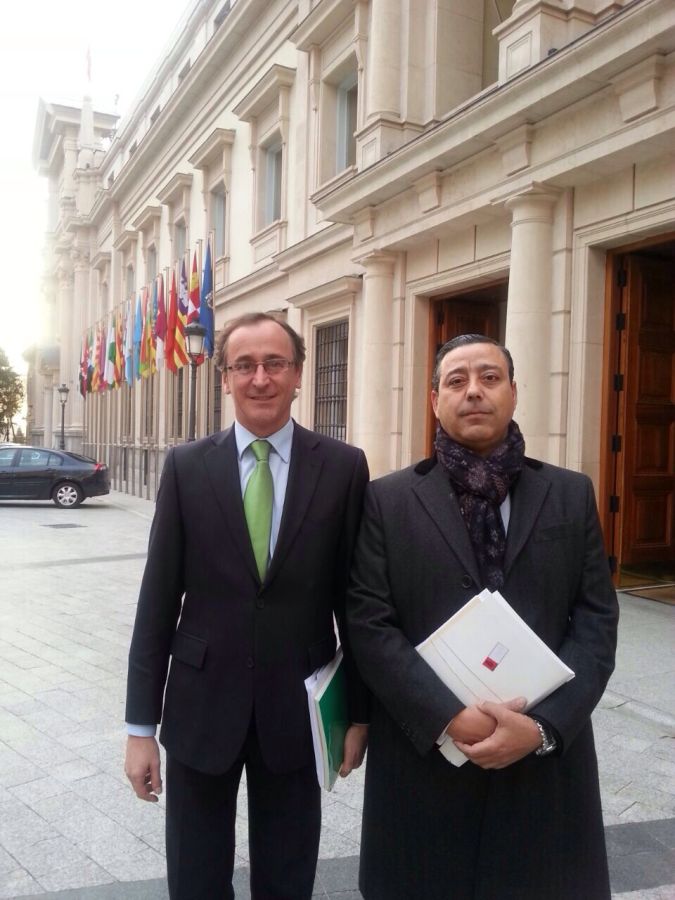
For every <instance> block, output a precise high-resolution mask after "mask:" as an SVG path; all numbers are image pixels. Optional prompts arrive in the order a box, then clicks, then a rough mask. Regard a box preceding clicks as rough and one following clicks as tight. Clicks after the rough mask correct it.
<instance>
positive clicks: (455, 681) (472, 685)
mask: <svg viewBox="0 0 675 900" xmlns="http://www.w3.org/2000/svg"><path fill="white" fill-rule="evenodd" d="M416 649H417V651H418V652H419V653H420V655H421V656H422V657H423V658H424V659H425V660H426V661H427V662H428V663H429V665H430V666H431V668H432V669H433V670H434V672H435V673H436V674H437V675H438V677H439V678H440V679H441V681H443V683H444V684H445V685H446V686H447V687H449V688H450V690H451V691H452V693H453V694H454V695H455V696H456V697H457V699H458V700H460V701H461V702H462V703H463V704H464V705H465V706H471V705H472V704H475V703H479V702H480V701H481V700H493V701H494V702H495V703H503V702H505V701H506V700H513V699H514V698H515V697H525V698H526V700H527V706H526V707H525V711H527V710H528V709H531V708H532V707H533V706H534V705H535V704H536V703H538V702H539V701H540V700H543V699H544V697H548V695H549V694H552V693H553V691H555V690H556V689H557V688H559V687H560V685H561V684H564V683H565V682H566V681H569V680H570V679H571V678H574V672H573V671H572V669H570V668H569V667H568V666H566V665H565V663H564V662H562V660H560V659H558V657H557V656H556V655H555V653H554V652H553V651H552V650H551V649H550V648H549V647H547V646H546V644H545V643H544V642H543V641H542V640H541V638H540V637H538V636H537V635H536V634H535V633H534V631H532V629H531V628H530V627H529V625H527V624H526V623H525V622H524V621H523V620H522V619H521V618H520V616H519V615H518V613H517V612H516V611H515V610H514V609H513V608H512V607H511V606H509V604H508V603H507V602H506V600H505V599H504V598H503V597H502V595H501V594H500V593H499V591H494V592H493V591H488V590H487V589H486V590H484V591H481V593H480V594H478V595H477V596H476V597H474V598H473V599H472V600H469V602H468V603H466V604H465V605H464V606H463V607H462V608H461V609H460V610H459V611H458V612H456V613H455V614H454V616H451V618H449V619H448V621H447V622H445V623H444V624H443V625H441V626H440V628H437V629H436V631H434V632H433V634H430V635H429V637H428V638H426V640H424V641H422V643H421V644H418V645H417V648H416ZM440 751H441V753H442V754H443V755H444V756H445V757H446V759H448V760H449V761H450V762H451V763H452V764H453V765H455V766H461V765H462V764H463V763H465V762H466V756H464V754H463V753H462V752H461V750H458V749H457V747H455V745H454V744H453V742H452V741H451V740H449V739H448V740H446V741H445V743H444V744H442V745H441V747H440Z"/></svg>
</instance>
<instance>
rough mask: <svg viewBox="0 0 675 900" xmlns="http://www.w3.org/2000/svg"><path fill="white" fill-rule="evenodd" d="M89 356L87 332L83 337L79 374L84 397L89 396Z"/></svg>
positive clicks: (81, 391)
mask: <svg viewBox="0 0 675 900" xmlns="http://www.w3.org/2000/svg"><path fill="white" fill-rule="evenodd" d="M88 355H89V345H88V343H87V332H86V331H85V333H84V334H83V335H82V355H81V357H80V372H79V383H80V393H81V394H82V396H83V397H86V396H87V368H88V361H87V357H88Z"/></svg>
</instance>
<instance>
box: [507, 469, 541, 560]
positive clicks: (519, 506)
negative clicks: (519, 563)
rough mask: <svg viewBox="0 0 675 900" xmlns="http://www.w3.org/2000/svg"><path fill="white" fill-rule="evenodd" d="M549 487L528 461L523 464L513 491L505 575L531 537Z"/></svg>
mask: <svg viewBox="0 0 675 900" xmlns="http://www.w3.org/2000/svg"><path fill="white" fill-rule="evenodd" d="M549 487H550V485H549V482H548V481H547V480H546V479H545V478H544V477H542V475H540V474H539V472H537V471H535V470H534V469H531V468H530V467H529V466H528V465H527V463H526V464H525V465H524V466H523V470H522V472H521V473H520V477H519V478H518V482H517V484H516V486H515V487H514V489H513V491H512V493H511V515H510V517H509V530H508V534H507V536H506V553H505V555H504V576H505V577H506V576H507V575H508V574H509V570H510V569H511V566H512V565H513V564H514V562H515V561H516V559H517V557H518V554H519V553H520V551H521V550H522V549H523V547H524V546H525V543H526V542H527V540H528V538H529V537H530V534H531V532H532V529H533V528H534V525H535V522H536V521H537V516H538V515H539V510H540V509H541V507H542V504H543V502H544V500H545V498H546V495H547V494H548V491H549Z"/></svg>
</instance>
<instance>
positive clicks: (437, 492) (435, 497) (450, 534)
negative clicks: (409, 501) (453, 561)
mask: <svg viewBox="0 0 675 900" xmlns="http://www.w3.org/2000/svg"><path fill="white" fill-rule="evenodd" d="M413 490H414V491H415V493H416V494H417V496H418V498H419V500H420V502H421V504H422V506H423V507H424V509H425V510H426V512H427V514H428V515H429V517H430V518H431V519H432V520H433V522H434V524H435V525H436V527H437V528H438V530H439V531H440V533H441V535H442V536H443V539H444V540H445V542H446V543H447V545H448V547H449V548H450V549H451V550H452V552H453V553H454V554H455V556H456V557H457V558H458V559H459V561H460V562H461V564H462V565H463V566H464V567H465V569H466V570H467V572H468V573H469V574H470V575H471V577H472V578H473V579H474V581H475V582H476V584H480V583H481V577H480V572H479V571H478V563H477V562H476V556H475V554H474V552H473V547H472V546H471V540H470V538H469V532H468V531H467V527H466V525H465V524H464V519H463V518H462V514H461V512H460V510H459V503H458V502H457V497H456V496H455V493H454V491H453V490H452V488H451V487H450V481H449V479H448V477H447V475H446V474H445V472H444V471H443V469H442V467H441V466H440V465H435V466H434V467H433V468H432V469H431V471H430V472H428V473H427V474H426V475H425V476H424V477H423V478H422V479H421V480H420V482H419V484H417V485H416V486H415V487H414V488H413Z"/></svg>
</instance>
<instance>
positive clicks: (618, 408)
mask: <svg viewBox="0 0 675 900" xmlns="http://www.w3.org/2000/svg"><path fill="white" fill-rule="evenodd" d="M608 279H610V283H609V288H610V290H609V304H608V317H607V329H606V345H605V346H606V354H605V360H606V373H605V417H604V418H605V423H606V427H605V433H604V435H603V447H604V451H603V463H604V465H603V468H604V479H603V482H604V485H603V486H604V491H603V499H602V504H603V506H604V509H602V508H601V512H602V513H603V520H604V525H605V537H606V540H607V546H608V552H609V555H610V560H611V561H612V563H613V568H615V569H616V570H617V571H618V572H619V573H620V572H621V571H622V570H625V569H629V570H630V569H634V570H640V569H642V570H643V571H645V572H649V570H650V567H651V570H652V572H658V571H659V569H660V570H661V571H669V570H670V568H671V567H672V569H673V571H674V572H675V241H671V242H669V243H665V244H661V245H658V246H655V247H644V248H639V249H637V250H635V251H633V252H626V253H617V254H614V255H613V256H611V257H610V260H609V266H608Z"/></svg>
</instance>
